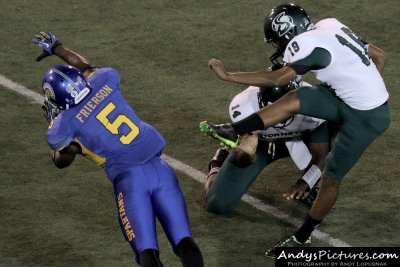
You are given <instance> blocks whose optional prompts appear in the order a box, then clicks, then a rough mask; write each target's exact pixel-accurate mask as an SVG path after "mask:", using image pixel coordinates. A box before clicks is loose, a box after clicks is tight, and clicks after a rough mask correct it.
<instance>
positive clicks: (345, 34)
mask: <svg viewBox="0 0 400 267" xmlns="http://www.w3.org/2000/svg"><path fill="white" fill-rule="evenodd" d="M317 47H320V48H323V49H326V50H328V51H329V53H330V54H331V62H330V64H329V65H328V66H327V67H326V68H323V69H320V70H315V71H311V72H312V73H313V74H314V75H315V77H316V78H317V79H318V80H320V81H322V82H325V83H327V84H328V85H329V86H331V88H332V89H333V90H334V91H335V93H336V95H337V96H338V97H339V98H341V99H342V100H343V101H344V102H345V103H346V104H348V105H349V106H350V107H352V108H354V109H358V110H370V109H373V108H376V107H378V106H380V105H382V104H383V103H385V102H386V101H387V99H388V97H389V94H388V92H387V90H386V86H385V84H384V82H383V79H382V77H381V75H380V73H379V72H378V70H377V68H376V66H375V64H374V62H373V61H372V60H371V59H370V58H369V56H368V53H367V51H366V49H367V47H366V46H365V45H364V44H363V43H362V42H361V41H360V40H359V38H358V37H357V36H356V35H355V34H354V33H353V32H352V31H351V30H349V28H348V27H346V26H345V25H344V24H342V23H340V22H339V21H338V20H336V19H333V18H330V19H324V20H321V21H319V22H318V23H317V24H316V25H315V29H313V30H310V31H307V32H305V33H302V34H300V35H297V36H296V37H294V38H293V39H292V40H291V41H290V42H289V44H288V45H287V47H286V50H285V53H284V58H283V60H284V61H285V62H286V63H288V64H290V63H293V62H296V61H298V60H300V59H303V58H306V57H307V56H309V55H310V54H311V52H312V51H313V50H314V49H315V48H317Z"/></svg>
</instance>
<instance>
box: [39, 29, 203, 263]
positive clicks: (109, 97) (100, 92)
mask: <svg viewBox="0 0 400 267" xmlns="http://www.w3.org/2000/svg"><path fill="white" fill-rule="evenodd" d="M33 43H34V44H37V45H38V46H40V47H41V48H42V49H43V53H42V54H41V55H40V56H39V57H38V58H37V59H36V60H37V61H40V60H42V59H43V58H45V57H46V56H50V55H53V54H54V55H57V56H58V57H60V58H61V59H63V60H64V61H65V62H66V63H67V64H68V65H58V66H55V67H52V68H51V69H49V70H48V71H47V73H46V74H45V76H44V78H43V82H42V89H43V93H44V98H45V100H44V105H43V110H44V111H45V116H46V118H47V120H48V122H49V128H48V131H47V135H46V139H47V142H48V144H49V146H50V147H51V149H52V151H53V153H52V159H53V162H54V164H55V165H56V166H57V167H58V168H65V167H68V166H69V165H70V164H71V163H72V162H73V160H74V158H75V156H76V155H77V154H81V155H83V156H85V157H88V158H89V159H91V160H92V161H94V162H95V163H96V164H98V165H99V166H101V167H102V168H103V169H104V170H105V172H106V174H107V176H108V178H109V180H110V181H111V182H112V183H113V186H114V194H115V201H116V204H117V209H118V219H119V223H120V226H121V229H122V232H123V234H124V236H125V238H126V240H127V241H128V242H129V243H130V245H131V247H132V249H133V251H134V252H135V255H136V261H137V263H138V264H139V265H140V266H151V267H155V266H158V267H159V266H163V265H162V263H161V261H160V258H159V247H158V243H157V233H156V218H158V220H159V221H160V223H161V225H162V226H163V228H164V231H165V233H166V235H167V237H168V240H169V241H170V243H171V245H172V247H173V250H174V252H175V254H176V255H177V256H178V257H179V258H180V260H181V262H182V264H183V266H192V267H197V266H199V267H200V266H203V265H204V264H203V257H202V254H201V251H200V249H199V247H198V246H197V245H196V243H195V242H194V240H193V237H192V233H191V230H190V226H189V220H188V214H187V210H186V205H185V200H184V197H183V194H182V192H181V189H180V187H179V184H178V180H177V177H176V175H175V173H174V171H173V170H172V169H171V167H170V166H169V165H168V164H167V163H166V162H165V161H164V160H163V159H161V158H160V155H161V153H162V150H163V148H164V146H165V144H166V142H165V140H164V138H163V137H162V136H161V134H160V133H159V132H158V131H157V130H156V129H155V128H153V127H152V126H151V125H149V124H147V123H146V122H144V121H142V120H141V119H140V118H139V117H138V116H137V115H136V113H135V111H134V110H133V108H132V107H131V106H130V105H129V104H128V103H127V101H126V100H125V98H124V97H123V95H122V93H121V90H120V77H119V74H118V72H117V71H116V70H115V69H112V68H96V67H93V66H92V64H91V63H90V62H89V61H88V60H87V59H86V58H84V57H83V56H81V55H79V54H78V53H76V52H74V51H71V50H69V49H67V48H66V47H64V46H63V45H62V44H61V43H60V42H59V41H58V40H57V38H56V37H55V36H54V34H52V33H51V32H40V33H39V34H37V35H36V36H35V38H34V39H33Z"/></svg>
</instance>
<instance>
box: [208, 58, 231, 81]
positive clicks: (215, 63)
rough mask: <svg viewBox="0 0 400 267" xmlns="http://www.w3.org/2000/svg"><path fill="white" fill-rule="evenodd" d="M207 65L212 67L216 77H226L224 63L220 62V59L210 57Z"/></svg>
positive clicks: (222, 78) (223, 78)
mask: <svg viewBox="0 0 400 267" xmlns="http://www.w3.org/2000/svg"><path fill="white" fill-rule="evenodd" d="M208 67H209V68H210V69H212V70H213V71H214V72H215V74H217V76H218V78H220V79H221V80H226V79H227V77H228V72H226V70H225V66H224V63H222V61H221V60H219V59H216V58H211V59H210V60H209V61H208Z"/></svg>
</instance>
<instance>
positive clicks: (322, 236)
mask: <svg viewBox="0 0 400 267" xmlns="http://www.w3.org/2000/svg"><path fill="white" fill-rule="evenodd" d="M0 85H2V86H3V87H5V88H6V89H8V90H11V91H14V92H17V93H19V94H21V95H24V96H26V97H28V98H30V99H33V100H34V101H35V102H36V103H38V104H42V103H43V97H42V96H41V95H40V94H38V93H36V92H34V91H32V90H30V89H28V88H26V87H25V86H23V85H21V84H18V83H16V82H14V81H12V80H10V79H8V78H7V77H5V76H3V75H1V74H0ZM163 158H164V159H165V160H166V161H167V162H168V163H169V164H170V165H171V166H172V167H173V168H174V169H176V170H178V171H181V172H183V173H184V174H186V175H188V176H189V177H191V178H193V179H194V180H196V181H198V182H200V183H204V182H205V181H206V178H207V176H206V175H205V174H204V173H202V172H201V171H199V170H196V169H195V168H193V167H191V166H189V165H186V164H185V163H183V162H181V161H179V160H177V159H174V158H172V157H170V156H168V155H165V154H164V155H163ZM242 201H244V202H246V203H248V204H249V205H251V206H252V207H254V208H256V209H258V210H260V211H262V212H265V213H268V214H270V215H272V216H274V217H276V218H278V219H279V220H282V221H285V222H288V223H290V224H292V225H295V226H299V225H300V224H301V220H299V219H297V218H294V217H292V216H290V215H288V214H286V213H284V212H282V211H280V210H279V209H277V208H276V207H274V206H271V205H268V204H265V203H263V202H262V201H261V200H259V199H257V198H255V197H252V196H250V195H248V194H245V195H244V196H243V197H242ZM312 235H313V237H314V238H316V239H319V240H321V241H324V242H326V243H327V244H329V245H330V246H334V247H349V246H350V245H349V244H347V243H346V242H344V241H342V240H340V239H337V238H334V237H332V236H331V235H329V234H327V233H324V232H322V231H319V230H315V231H314V232H313V234H312Z"/></svg>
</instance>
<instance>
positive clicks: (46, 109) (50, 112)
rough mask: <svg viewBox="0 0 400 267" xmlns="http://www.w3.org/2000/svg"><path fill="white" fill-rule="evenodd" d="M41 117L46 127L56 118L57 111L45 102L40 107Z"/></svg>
mask: <svg viewBox="0 0 400 267" xmlns="http://www.w3.org/2000/svg"><path fill="white" fill-rule="evenodd" d="M42 111H43V116H44V117H45V119H46V121H47V123H48V125H50V124H51V123H52V121H53V120H54V119H55V118H56V117H57V115H58V111H57V110H56V108H55V107H53V106H52V105H51V104H50V103H49V102H48V101H47V100H45V101H44V102H43V105H42Z"/></svg>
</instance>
